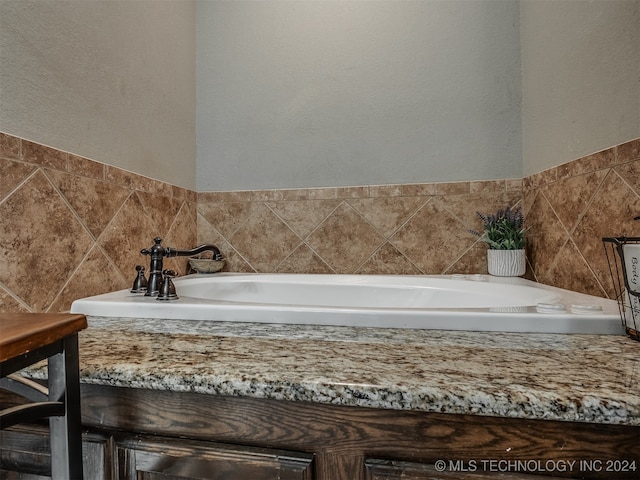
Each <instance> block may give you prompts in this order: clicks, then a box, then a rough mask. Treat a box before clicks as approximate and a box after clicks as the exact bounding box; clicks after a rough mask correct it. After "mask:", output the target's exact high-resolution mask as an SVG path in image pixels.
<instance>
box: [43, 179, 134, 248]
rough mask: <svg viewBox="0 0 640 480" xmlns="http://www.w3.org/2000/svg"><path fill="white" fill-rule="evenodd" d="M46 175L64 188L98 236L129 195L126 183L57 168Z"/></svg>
mask: <svg viewBox="0 0 640 480" xmlns="http://www.w3.org/2000/svg"><path fill="white" fill-rule="evenodd" d="M46 175H47V176H48V177H49V179H50V180H51V181H52V183H53V184H54V185H55V186H56V187H57V188H58V189H59V190H60V192H62V194H63V195H64V197H65V199H66V200H67V202H69V204H70V205H71V206H72V207H73V209H74V211H75V212H76V213H77V214H78V216H79V217H80V218H81V219H82V222H83V223H84V225H85V226H86V227H87V228H88V229H89V231H90V232H91V233H92V234H93V236H94V237H95V238H97V237H99V236H100V234H101V233H102V231H103V230H104V229H105V227H106V226H107V224H108V223H109V222H110V221H111V219H112V218H113V216H114V215H115V214H116V212H117V211H118V209H120V207H121V206H122V204H123V203H124V202H125V200H126V199H127V197H128V196H129V195H130V191H129V190H127V189H126V188H124V187H120V186H118V185H114V184H112V183H107V182H104V181H101V180H95V179H92V178H87V177H80V176H78V175H70V174H68V173H65V172H60V171H56V170H47V171H46Z"/></svg>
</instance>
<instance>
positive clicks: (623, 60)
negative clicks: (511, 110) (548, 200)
mask: <svg viewBox="0 0 640 480" xmlns="http://www.w3.org/2000/svg"><path fill="white" fill-rule="evenodd" d="M520 21H521V22H520V23H521V27H520V29H521V38H522V40H521V44H522V57H521V58H522V114H523V117H522V134H523V139H522V162H523V172H524V175H525V176H527V175H532V174H535V173H537V172H540V171H542V170H545V169H547V168H550V167H553V166H557V165H561V164H564V163H566V162H569V161H572V160H574V159H576V158H579V157H582V156H585V155H588V154H591V153H593V152H597V151H600V150H602V149H605V148H609V147H610V146H611V145H617V144H619V143H623V142H626V141H628V140H631V139H634V138H637V137H638V136H640V81H639V79H640V2H639V1H637V0H595V1H589V2H587V1H574V0H525V1H522V2H520Z"/></svg>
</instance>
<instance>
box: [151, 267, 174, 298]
mask: <svg viewBox="0 0 640 480" xmlns="http://www.w3.org/2000/svg"><path fill="white" fill-rule="evenodd" d="M162 274H163V281H162V286H161V287H160V292H159V293H158V298H156V300H164V301H167V300H177V299H178V295H177V294H176V287H175V285H174V284H173V281H172V280H171V279H172V278H174V277H176V276H177V275H178V274H177V273H176V272H175V271H174V270H163V272H162Z"/></svg>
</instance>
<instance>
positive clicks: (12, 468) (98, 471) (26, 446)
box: [0, 424, 113, 480]
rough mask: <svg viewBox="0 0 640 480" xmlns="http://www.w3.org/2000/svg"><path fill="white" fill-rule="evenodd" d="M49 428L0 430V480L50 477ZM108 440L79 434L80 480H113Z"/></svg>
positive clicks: (91, 434) (21, 426)
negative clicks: (82, 474) (80, 449)
mask: <svg viewBox="0 0 640 480" xmlns="http://www.w3.org/2000/svg"><path fill="white" fill-rule="evenodd" d="M49 448H50V447H49V428H48V427H46V426H44V425H36V424H34V425H16V426H14V427H11V428H9V429H6V430H0V480H36V479H37V480H41V479H42V480H45V479H48V478H50V475H51V452H50V450H49ZM111 452H112V449H111V444H110V440H109V438H108V437H107V436H104V435H102V434H100V433H93V432H92V433H87V432H85V433H83V435H82V460H83V468H84V477H85V478H86V479H91V480H113V475H112V473H113V465H112V463H113V460H112V455H111Z"/></svg>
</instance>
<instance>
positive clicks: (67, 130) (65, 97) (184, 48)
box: [0, 0, 195, 188]
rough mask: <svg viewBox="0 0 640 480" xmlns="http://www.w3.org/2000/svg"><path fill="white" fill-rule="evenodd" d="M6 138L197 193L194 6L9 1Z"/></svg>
mask: <svg viewBox="0 0 640 480" xmlns="http://www.w3.org/2000/svg"><path fill="white" fill-rule="evenodd" d="M0 86H1V88H0V104H1V105H2V109H1V111H0V130H2V131H4V132H7V133H11V134H13V135H16V136H19V137H22V138H26V139H29V140H32V141H34V142H38V143H40V144H45V145H49V146H52V147H55V148H58V149H61V150H65V151H70V152H74V153H76V154H78V155H83V156H86V157H89V158H92V159H94V160H97V161H100V162H105V163H108V164H110V165H114V166H117V167H120V168H123V169H126V170H130V171H133V172H136V173H139V174H142V175H146V176H148V177H151V178H153V179H158V180H164V181H168V182H170V183H172V184H174V185H179V186H181V187H185V188H194V187H195V2H194V1H192V0H183V1H162V2H158V1H151V0H137V1H118V0H115V1H97V2H95V1H83V0H69V1H48V0H35V1H34V0H2V1H0Z"/></svg>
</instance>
